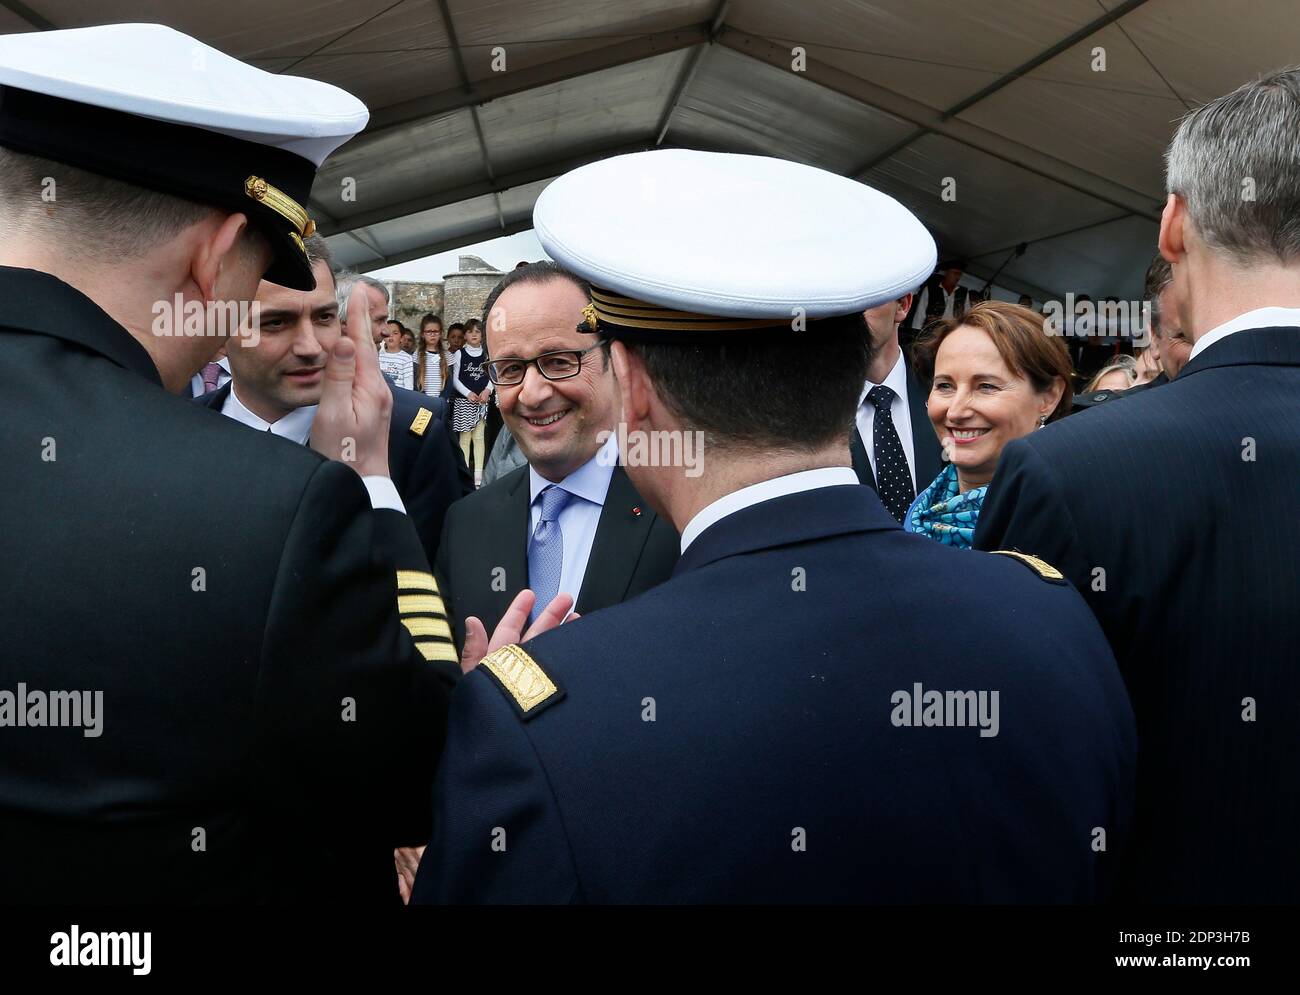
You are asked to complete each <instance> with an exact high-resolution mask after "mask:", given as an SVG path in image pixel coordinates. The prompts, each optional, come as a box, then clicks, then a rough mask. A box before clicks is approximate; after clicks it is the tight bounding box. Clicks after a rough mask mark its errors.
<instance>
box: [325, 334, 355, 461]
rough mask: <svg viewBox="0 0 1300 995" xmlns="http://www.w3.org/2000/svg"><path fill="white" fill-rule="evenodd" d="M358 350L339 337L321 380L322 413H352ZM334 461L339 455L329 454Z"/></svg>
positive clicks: (334, 414)
mask: <svg viewBox="0 0 1300 995" xmlns="http://www.w3.org/2000/svg"><path fill="white" fill-rule="evenodd" d="M356 356H357V350H356V348H355V347H353V345H352V343H351V342H350V341H349V340H348V339H345V338H344V337H343V336H339V340H338V341H337V342H335V343H334V348H333V349H331V350H330V354H329V357H328V358H327V359H326V360H325V374H324V376H323V377H322V380H321V395H320V407H321V413H322V414H325V415H327V416H336V415H338V414H339V413H340V412H344V411H346V412H347V413H348V414H349V416H350V415H351V413H352V383H353V381H354V380H355V379H356V375H357V362H356ZM326 455H329V456H331V458H333V459H337V458H338V455H337V454H332V453H327V454H326Z"/></svg>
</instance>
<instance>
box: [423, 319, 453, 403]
mask: <svg viewBox="0 0 1300 995" xmlns="http://www.w3.org/2000/svg"><path fill="white" fill-rule="evenodd" d="M450 372H451V361H450V358H449V357H448V355H447V350H446V348H445V347H444V346H443V343H442V319H441V318H439V317H438V316H437V315H436V314H426V315H425V316H424V317H423V318H421V319H420V344H419V346H418V348H417V350H416V354H415V389H416V390H419V391H423V392H424V393H426V394H428V395H429V396H430V397H438V396H440V395H441V394H442V391H443V388H445V387H446V386H447V375H448V374H449V373H450Z"/></svg>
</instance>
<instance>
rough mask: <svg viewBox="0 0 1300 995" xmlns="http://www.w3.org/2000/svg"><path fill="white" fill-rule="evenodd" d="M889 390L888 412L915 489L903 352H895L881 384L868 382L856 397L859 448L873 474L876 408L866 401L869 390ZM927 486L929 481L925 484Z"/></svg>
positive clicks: (914, 458) (914, 468) (914, 450)
mask: <svg viewBox="0 0 1300 995" xmlns="http://www.w3.org/2000/svg"><path fill="white" fill-rule="evenodd" d="M881 386H884V387H888V388H889V389H890V390H892V391H893V392H894V400H893V402H892V403H891V404H890V405H889V413H890V414H891V415H892V416H893V418H894V428H895V429H897V430H898V441H899V442H901V443H902V444H903V455H904V456H906V457H907V471H908V473H910V474H911V475H912V490H913V491H915V490H916V489H917V487H916V449H915V446H914V445H913V443H912V413H911V411H910V410H909V409H908V407H907V367H905V366H904V365H903V350H901V349H900V350H899V351H898V359H897V361H896V362H895V363H894V368H893V369H892V370H890V371H889V376H887V377H885V382H884V383H883V384H874V383H871V382H870V381H867V384H866V386H865V387H863V388H862V396H861V397H860V398H858V414H857V423H858V434H859V435H860V436H862V445H863V447H864V448H865V449H866V450H867V460H868V462H870V463H871V475H872V476H873V477H874V476H875V475H876V447H875V446H873V445H872V444H871V433H872V427H873V426H874V425H875V422H876V406H875V405H874V404H872V403H871V402H870V401H868V400H867V394H868V393H870V391H871V388H872V387H881ZM926 483H929V481H926Z"/></svg>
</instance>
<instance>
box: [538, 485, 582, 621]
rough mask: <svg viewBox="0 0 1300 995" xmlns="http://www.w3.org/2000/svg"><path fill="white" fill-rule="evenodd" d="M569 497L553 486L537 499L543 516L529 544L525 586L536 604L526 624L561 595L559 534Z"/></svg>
mask: <svg viewBox="0 0 1300 995" xmlns="http://www.w3.org/2000/svg"><path fill="white" fill-rule="evenodd" d="M572 496H573V495H571V494H570V493H569V492H568V491H566V490H564V489H563V488H562V487H556V486H555V485H554V484H552V485H551V486H549V487H547V488H545V489H544V490H543V491H542V492H541V494H539V495H538V498H539V500H540V501H541V503H542V514H541V517H539V518H538V519H537V528H535V529H533V534H532V538H530V539H529V540H528V586H529V587H530V588H532V590H533V593H534V594H536V595H537V603H536V604H534V605H533V610H532V611H531V612H529V614H528V621H529V622H533V621H536V619H537V616H538V615H540V614H541V613H542V609H544V608H545V607H546V606H547V605H549V604H550V603H551V599H552V598H554V597H555V596H556V595H557V594H559V593H560V573H561V572H562V571H563V569H564V533H563V532H561V531H560V512H561V511H563V510H564V507H565V505H567V504H568V503H569V498H571V497H572Z"/></svg>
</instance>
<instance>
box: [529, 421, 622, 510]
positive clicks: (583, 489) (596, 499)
mask: <svg viewBox="0 0 1300 995" xmlns="http://www.w3.org/2000/svg"><path fill="white" fill-rule="evenodd" d="M616 466H618V436H617V435H615V434H612V433H611V434H610V437H609V438H608V439H606V440H605V444H604V445H603V446H601V447H600V448H599V449H597V450H596V455H594V456H593V457H591V459H589V460H587V462H585V463H583V464H582V466H580V467H578V469H576V470H574V471H573V472H572V473H571V474H569V475H568V476H567V477H565V478H564V479H563V480H561V481H560V482H559V484H558V485H557V486H558V487H560V488H561V489H563V490H566V491H568V492H569V493H570V494H572V495H573V496H574V497H580V498H582V499H583V500H584V501H590V502H591V503H592V504H597V505H600V506H602V507H603V506H604V504H605V495H606V494H607V493H609V479H610V477H612V476H613V475H614V467H616ZM552 483H554V481H550V480H547V479H546V478H545V477H543V476H542V475H541V474H540V473H538V472H537V471H536V470H534V469H533V467H532V465H531V464H529V467H528V492H529V493H528V503H529V505H531V504H532V503H533V502H534V501H536V500H537V495H538V494H540V493H542V491H544V490H545V489H546V488H548V487H550V486H551V485H552Z"/></svg>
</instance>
